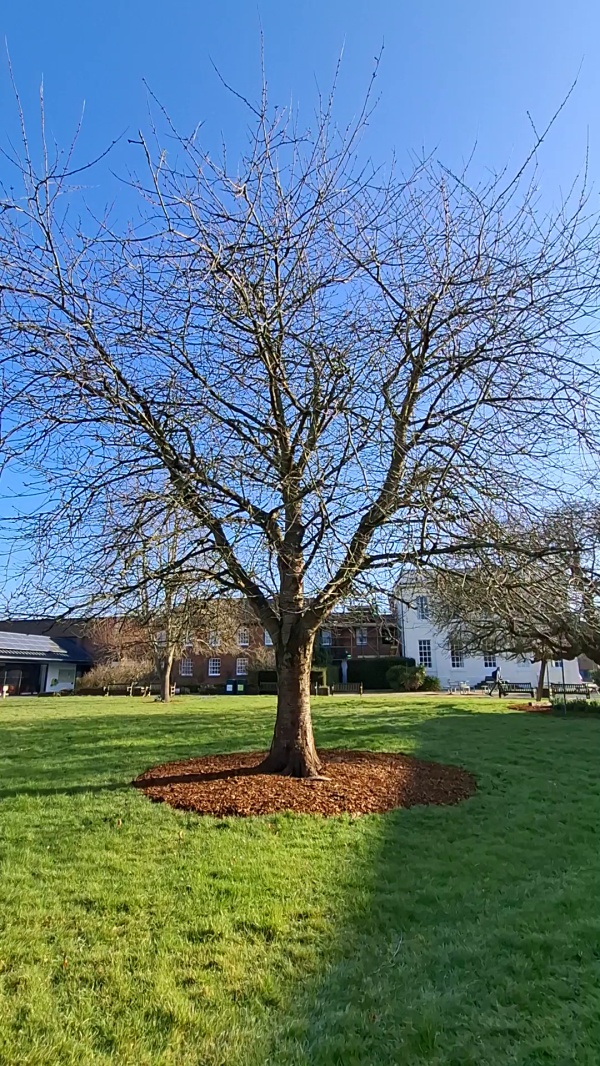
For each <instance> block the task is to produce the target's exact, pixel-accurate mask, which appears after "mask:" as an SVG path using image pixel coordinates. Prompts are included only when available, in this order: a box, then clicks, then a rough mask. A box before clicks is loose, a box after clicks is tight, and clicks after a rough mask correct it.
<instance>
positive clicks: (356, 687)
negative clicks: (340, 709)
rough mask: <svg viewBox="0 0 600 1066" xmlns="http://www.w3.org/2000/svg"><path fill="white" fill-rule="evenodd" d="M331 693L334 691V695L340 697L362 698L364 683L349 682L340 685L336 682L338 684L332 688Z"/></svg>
mask: <svg viewBox="0 0 600 1066" xmlns="http://www.w3.org/2000/svg"><path fill="white" fill-rule="evenodd" d="M331 691H332V693H333V694H335V695H340V696H342V695H356V696H362V694H363V683H362V681H347V682H346V683H345V684H344V683H343V682H341V681H340V682H339V683H338V682H337V681H336V683H335V684H334V685H332V686H331Z"/></svg>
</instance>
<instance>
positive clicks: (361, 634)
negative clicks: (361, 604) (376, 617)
mask: <svg viewBox="0 0 600 1066" xmlns="http://www.w3.org/2000/svg"><path fill="white" fill-rule="evenodd" d="M356 643H357V644H359V645H362V646H363V647H364V645H365V644H366V643H367V631H366V629H357V630H356Z"/></svg>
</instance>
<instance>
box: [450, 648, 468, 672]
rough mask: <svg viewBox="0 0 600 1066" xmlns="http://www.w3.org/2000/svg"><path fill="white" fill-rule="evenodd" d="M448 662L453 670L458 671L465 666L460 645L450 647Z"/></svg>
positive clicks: (463, 654)
mask: <svg viewBox="0 0 600 1066" xmlns="http://www.w3.org/2000/svg"><path fill="white" fill-rule="evenodd" d="M450 662H451V665H452V669H453V670H460V668H461V667H462V666H464V665H465V653H464V650H463V649H462V648H461V646H460V644H451V645H450Z"/></svg>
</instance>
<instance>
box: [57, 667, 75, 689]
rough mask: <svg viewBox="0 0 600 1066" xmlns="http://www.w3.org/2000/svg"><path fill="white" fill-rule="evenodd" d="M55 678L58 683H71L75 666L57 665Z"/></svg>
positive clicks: (73, 678)
mask: <svg viewBox="0 0 600 1066" xmlns="http://www.w3.org/2000/svg"><path fill="white" fill-rule="evenodd" d="M56 680H57V681H58V683H59V685H65V684H67V685H72V684H73V682H74V680H75V667H74V666H59V668H58V671H57V674H56Z"/></svg>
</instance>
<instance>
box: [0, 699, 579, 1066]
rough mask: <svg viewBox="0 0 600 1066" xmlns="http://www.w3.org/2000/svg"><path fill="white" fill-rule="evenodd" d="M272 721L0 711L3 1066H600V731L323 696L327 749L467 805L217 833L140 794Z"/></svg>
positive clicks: (243, 705)
mask: <svg viewBox="0 0 600 1066" xmlns="http://www.w3.org/2000/svg"><path fill="white" fill-rule="evenodd" d="M273 714H274V702H273V701H272V700H271V699H269V698H265V697H263V698H260V699H253V698H241V697H240V698H237V697H233V698H227V697H223V698H214V699H206V698H199V697H188V698H185V699H184V698H182V699H179V700H177V701H176V702H175V703H174V704H173V705H172V706H171V707H164V706H162V705H160V704H158V703H153V702H150V703H146V702H144V701H142V700H141V699H133V700H128V699H123V698H114V699H102V698H100V699H94V698H76V697H73V698H62V699H49V700H42V699H38V700H35V699H29V700H27V699H22V700H19V699H13V700H7V701H5V702H3V703H1V704H0V1063H1V1064H2V1066H4V1064H7V1066H16V1064H19V1066H20V1064H31V1066H34V1064H35V1066H38V1064H42V1063H43V1064H48V1066H50V1064H52V1066H55V1064H77V1066H85V1064H88V1063H94V1064H99V1063H111V1064H115V1063H118V1064H119V1066H121V1064H123V1066H125V1064H127V1066H129V1064H131V1066H133V1064H135V1066H144V1064H148V1066H150V1064H152V1066H155V1064H156V1066H158V1064H160V1066H169V1064H172V1066H192V1064H194V1066H217V1064H218V1066H230V1064H236V1066H258V1064H286V1066H287V1064H294V1066H295V1064H302V1066H309V1064H310V1066H325V1064H327V1066H355V1064H361V1066H376V1064H383V1066H392V1064H394V1066H395V1064H397V1063H402V1064H403V1066H404V1064H407V1066H411V1064H415V1066H416V1064H419V1066H420V1064H423V1063H432V1064H435V1066H471V1064H472V1066H475V1064H477V1066H482V1064H490V1066H491V1064H493V1066H509V1064H510V1066H512V1064H523V1066H525V1064H527V1066H534V1064H535V1066H537V1064H555V1066H559V1064H560V1066H566V1064H570V1063H573V1064H575V1063H576V1064H577V1066H597V1064H598V1062H600V914H599V911H598V907H597V893H598V886H599V884H600V847H599V844H600V839H599V837H600V829H599V827H600V721H599V720H598V719H595V720H581V719H573V720H572V719H566V720H565V719H561V718H548V717H545V716H537V715H526V714H522V713H510V712H508V713H504V712H503V711H502V709H501V707H500V704H499V702H498V701H496V702H494V701H492V700H487V701H486V700H476V699H465V700H462V701H461V700H459V699H451V698H447V697H446V698H439V699H438V698H435V697H433V698H431V697H430V698H411V697H410V696H406V697H401V696H393V695H390V696H387V697H384V696H373V697H366V698H364V699H362V700H361V699H359V698H347V699H345V700H344V699H336V700H334V699H321V700H316V701H315V726H316V733H317V740H318V743H319V744H320V745H322V746H338V747H339V746H347V747H355V748H375V749H379V750H394V751H397V750H402V751H406V752H409V753H413V754H415V755H418V756H420V757H422V758H429V759H436V760H439V761H443V762H451V763H458V764H460V765H462V766H465V767H466V768H467V769H469V770H471V771H473V772H474V773H475V774H476V776H477V779H478V785H479V787H478V792H477V794H476V795H475V796H474V797H473V798H472V799H470V800H468V801H466V802H465V803H463V804H461V805H459V806H457V807H445V808H444V807H437V808H434V807H430V808H413V809H411V810H408V811H396V812H393V813H392V814H387V815H381V816H369V817H366V818H354V819H353V818H350V817H340V818H334V819H329V820H323V819H319V818H312V817H309V816H301V817H298V816H292V815H278V816H274V817H268V818H260V819H247V820H239V821H236V820H234V819H226V820H222V821H218V820H215V819H209V818H199V817H196V816H192V815H187V814H185V813H181V812H177V811H174V810H172V809H170V808H168V807H166V806H163V805H155V804H151V803H150V802H149V801H148V800H147V799H146V797H145V796H144V795H143V794H141V793H139V792H137V791H135V790H133V789H131V788H130V787H129V782H130V781H131V779H132V778H133V777H135V776H136V775H137V774H139V773H140V772H141V771H142V770H144V769H146V768H148V767H149V766H152V765H154V764H157V763H161V762H165V761H168V760H172V759H179V758H184V757H185V756H186V755H190V756H192V755H195V754H201V753H208V752H216V751H228V750H229V751H232V750H240V749H254V748H256V749H258V748H264V747H265V746H267V745H268V742H269V736H270V730H271V727H272V721H273Z"/></svg>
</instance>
